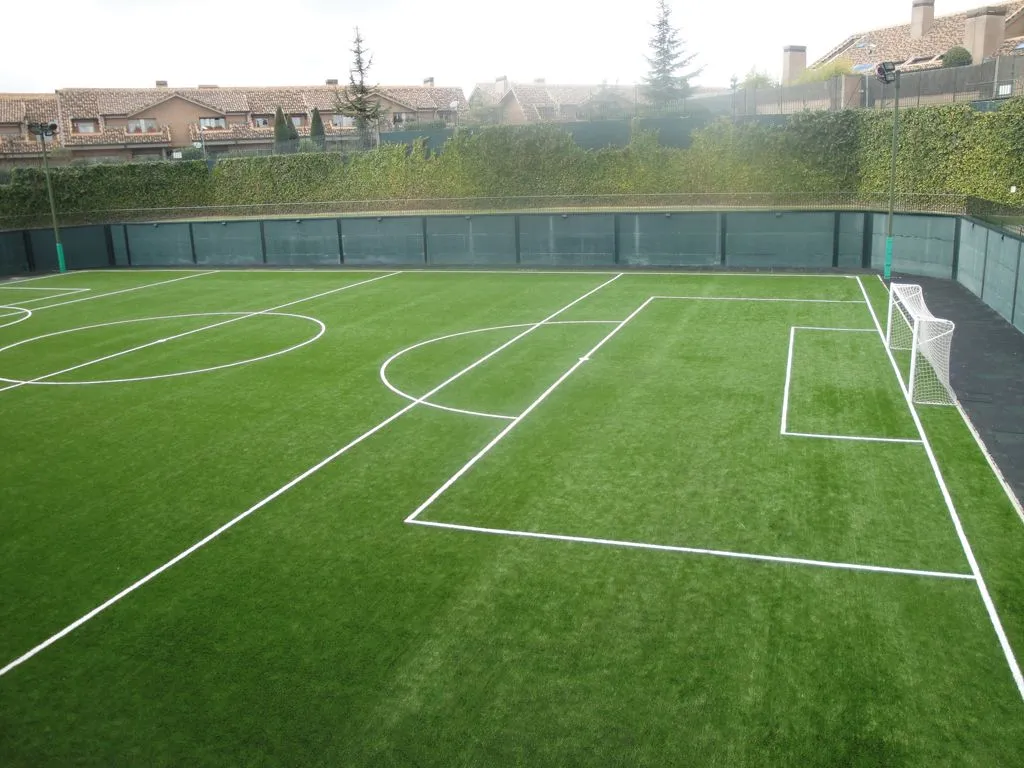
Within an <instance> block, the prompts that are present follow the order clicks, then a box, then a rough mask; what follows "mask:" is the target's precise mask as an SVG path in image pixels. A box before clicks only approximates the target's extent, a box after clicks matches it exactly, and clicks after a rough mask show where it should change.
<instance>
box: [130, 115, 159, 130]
mask: <svg viewBox="0 0 1024 768" xmlns="http://www.w3.org/2000/svg"><path fill="white" fill-rule="evenodd" d="M125 130H127V131H128V133H156V132H157V131H159V130H160V129H159V128H157V125H156V120H154V119H153V118H151V117H140V118H138V119H137V120H129V121H128V127H127V128H126V129H125Z"/></svg>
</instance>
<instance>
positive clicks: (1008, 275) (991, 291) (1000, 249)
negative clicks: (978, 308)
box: [981, 231, 1020, 320]
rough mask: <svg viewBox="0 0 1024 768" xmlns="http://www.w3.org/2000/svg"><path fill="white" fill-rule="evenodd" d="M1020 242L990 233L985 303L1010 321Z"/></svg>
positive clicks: (986, 264) (983, 294)
mask: <svg viewBox="0 0 1024 768" xmlns="http://www.w3.org/2000/svg"><path fill="white" fill-rule="evenodd" d="M1019 254H1020V241H1019V240H1015V239H1014V238H1012V237H1009V236H1007V235H1003V234H1000V233H998V232H992V231H990V232H989V233H988V250H987V252H986V261H985V283H984V285H983V286H982V294H981V295H982V296H983V297H984V300H985V303H986V304H988V305H989V306H990V307H992V309H994V310H995V311H996V312H998V313H999V314H1000V315H1002V316H1003V317H1005V318H1006V319H1007V320H1010V319H1011V318H1012V317H1013V289H1014V287H1015V285H1016V283H1017V260H1018V258H1019Z"/></svg>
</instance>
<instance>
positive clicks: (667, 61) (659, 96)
mask: <svg viewBox="0 0 1024 768" xmlns="http://www.w3.org/2000/svg"><path fill="white" fill-rule="evenodd" d="M671 16H672V9H671V8H669V7H668V3H667V2H666V0H658V20H657V21H656V22H654V24H653V25H652V26H653V27H654V37H652V38H651V53H652V54H653V55H652V56H649V57H648V58H647V63H648V64H650V65H651V69H650V73H649V74H648V75H647V77H646V78H644V81H645V82H646V83H647V96H648V99H649V100H650V102H651V106H653V107H655V108H656V109H657V110H660V111H664V110H665V109H667V108H671V107H674V106H676V105H678V104H679V103H680V102H682V101H683V100H684V99H685V98H686V97H687V96H689V95H690V78H692V77H695V76H696V75H698V74H700V69H695V70H692V71H690V72H682V73H681V72H680V70H682V69H683V68H685V67H687V66H689V65H690V64H691V63H693V60H694V59H695V58H697V56H696V54H690V55H686V50H685V48H684V47H683V41H682V40H680V39H679V30H678V29H676V28H675V27H673V26H672V19H671Z"/></svg>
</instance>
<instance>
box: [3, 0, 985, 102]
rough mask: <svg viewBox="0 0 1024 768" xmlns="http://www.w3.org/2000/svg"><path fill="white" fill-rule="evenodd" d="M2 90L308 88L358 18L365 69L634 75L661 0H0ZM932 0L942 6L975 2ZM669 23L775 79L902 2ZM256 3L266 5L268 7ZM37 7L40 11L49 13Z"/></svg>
mask: <svg viewBox="0 0 1024 768" xmlns="http://www.w3.org/2000/svg"><path fill="white" fill-rule="evenodd" d="M0 3H2V5H3V6H5V7H4V9H3V14H2V15H3V21H4V35H3V45H2V46H0V92H12V91H13V92H16V91H36V92H47V91H53V90H54V89H56V88H62V87H75V86H77V87H85V86H96V87H114V86H122V87H146V86H152V85H153V83H154V81H155V80H168V81H170V84H171V85H172V86H194V85H198V84H200V83H204V84H217V85H222V86H228V85H254V86H255V85H312V84H316V83H322V82H323V81H324V79H325V78H328V77H337V78H340V79H342V80H344V79H346V78H347V76H348V69H349V65H350V54H349V52H348V48H349V47H350V45H351V40H352V31H353V27H355V26H356V25H358V26H359V27H360V29H361V30H362V33H363V36H364V37H365V38H366V42H367V45H368V46H369V48H370V50H371V52H372V53H373V55H374V67H373V69H372V71H371V79H372V80H373V81H375V82H377V83H381V84H388V85H398V84H407V85H414V84H418V83H420V82H422V79H423V78H424V77H428V76H433V77H434V78H435V79H436V81H437V84H438V85H455V86H462V87H463V88H464V89H465V91H466V96H467V97H468V96H469V95H470V90H471V87H472V85H473V83H475V82H482V81H487V80H493V79H494V78H495V77H497V76H499V75H508V76H509V77H510V78H511V79H512V80H532V79H533V78H536V77H544V78H546V79H547V82H549V83H600V82H601V81H603V80H607V81H608V82H609V83H615V82H619V83H633V82H636V81H638V80H639V79H640V78H642V77H643V75H644V74H645V72H646V70H647V63H646V61H645V59H644V56H645V54H646V53H648V40H649V38H650V35H651V28H650V23H651V22H652V21H653V19H654V15H655V0H618V2H614V3H612V2H609V1H608V0H603V2H602V0H497V1H495V0H491V2H488V0H436V1H435V2H429V0H373V1H372V2H367V0H359V1H358V2H356V1H355V0H288V1H287V2H285V3H280V2H274V3H272V4H271V2H270V1H269V0H263V2H262V3H260V2H258V0H256V2H253V0H249V1H248V2H237V0H236V2H228V1H227V0H43V3H42V5H40V3H39V2H22V1H20V0H0ZM983 4H984V1H983V0H981V1H979V0H936V14H937V15H944V14H947V13H955V12H957V11H962V10H965V9H969V8H975V7H978V6H980V5H983ZM670 5H671V7H672V9H673V21H674V24H675V26H677V27H679V28H680V29H681V31H682V36H683V39H684V40H686V41H687V47H688V50H690V51H692V52H695V53H697V54H698V61H699V62H700V63H702V64H704V65H705V72H704V74H703V75H702V76H701V77H700V78H699V79H698V80H697V81H696V82H698V83H701V84H703V85H709V86H716V85H717V86H726V85H728V83H729V78H730V77H731V76H732V75H733V74H736V75H739V76H740V77H742V76H743V75H744V74H745V73H746V72H747V71H749V70H750V68H751V67H757V68H758V69H759V70H765V71H768V72H769V73H771V74H773V75H775V76H778V75H779V74H780V72H781V69H782V48H783V46H785V45H806V46H807V47H808V50H807V55H808V60H809V61H813V60H814V59H816V58H817V57H819V56H821V55H823V54H824V53H826V52H827V51H828V50H829V49H830V48H832V47H833V46H835V45H836V44H837V43H839V42H841V41H842V40H843V39H844V38H845V37H846V36H847V35H849V34H852V33H854V32H859V31H863V30H866V29H871V28H873V27H878V26H884V25H887V24H899V23H905V22H909V21H910V13H911V0H856V2H850V3H829V2H823V1H822V0H775V2H768V1H767V0H719V2H708V1H707V0H703V2H699V1H698V0H670ZM261 6H264V7H266V6H269V7H267V8H266V10H264V9H263V7H261ZM44 8H45V10H44Z"/></svg>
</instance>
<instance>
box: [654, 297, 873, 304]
mask: <svg viewBox="0 0 1024 768" xmlns="http://www.w3.org/2000/svg"><path fill="white" fill-rule="evenodd" d="M651 298H652V299H685V300H687V301H767V302H780V303H783V304H791V303H792V304H860V303H861V301H860V299H766V298H760V299H759V298H753V297H747V296H652V297H651Z"/></svg>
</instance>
